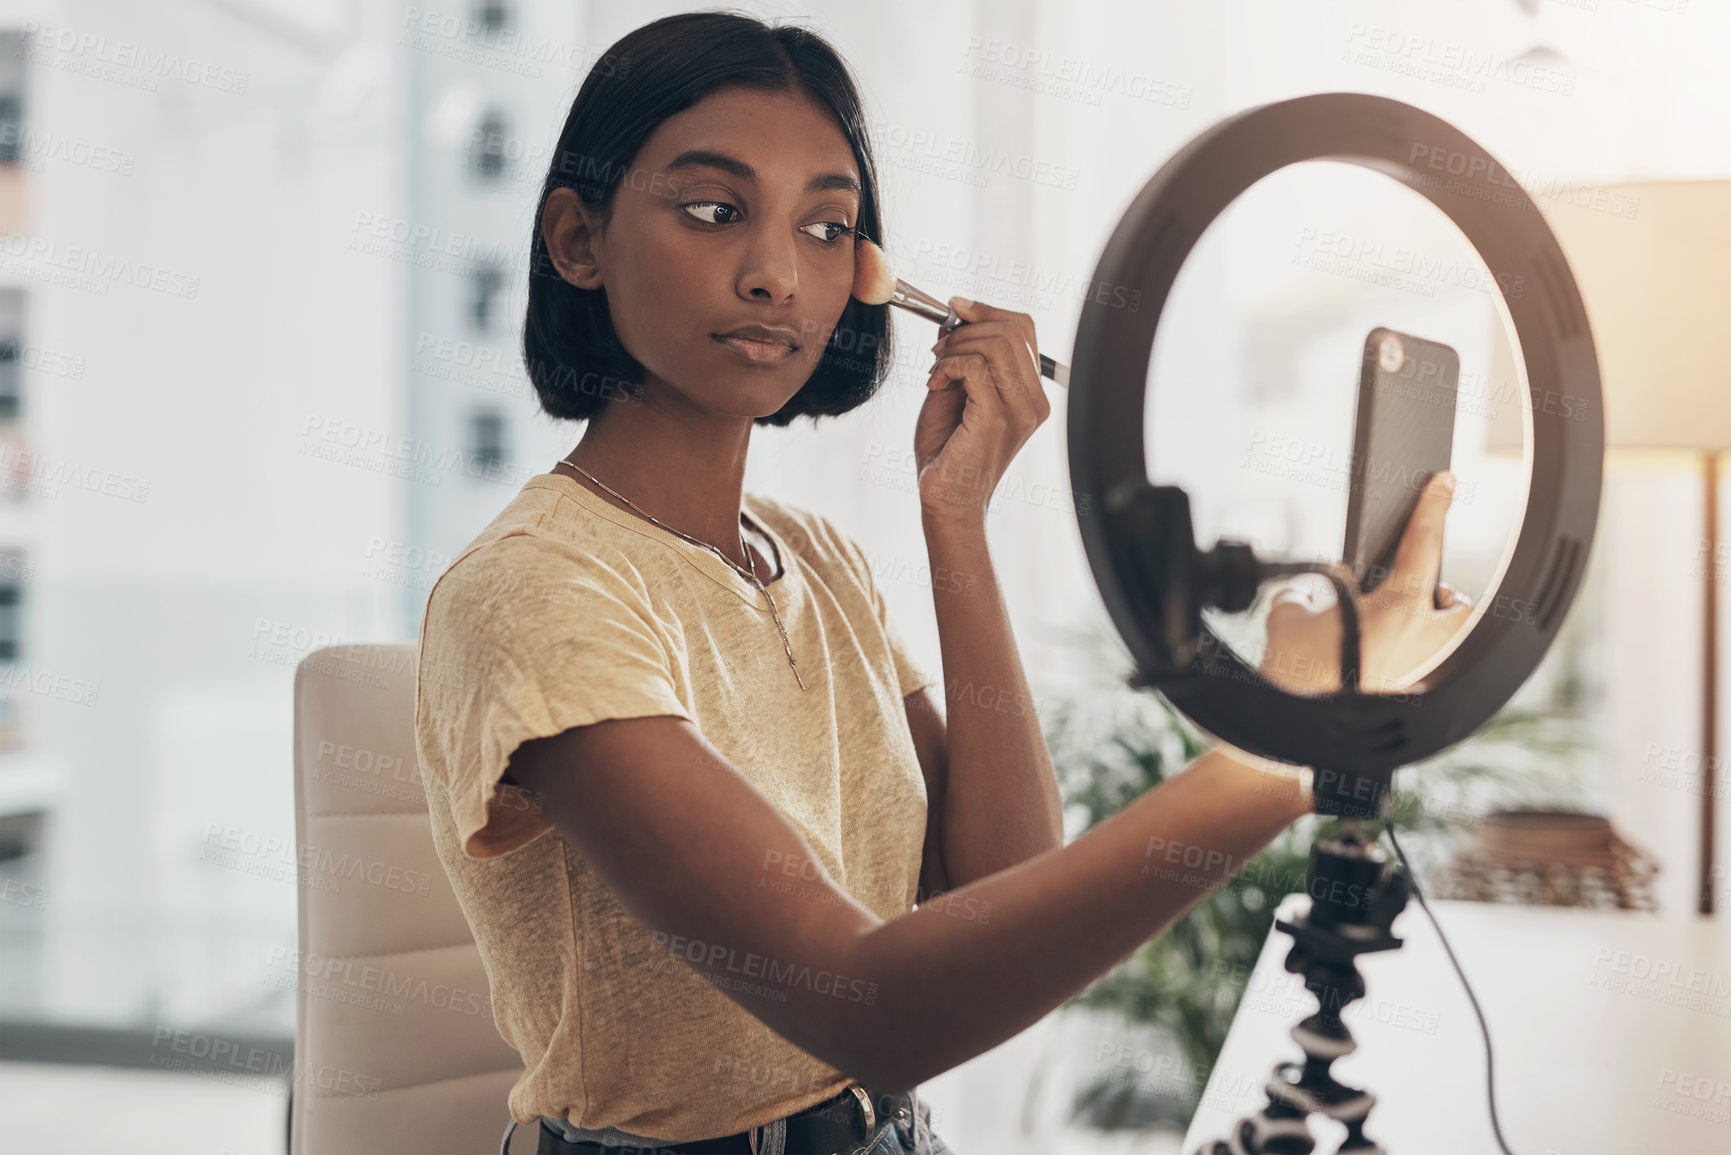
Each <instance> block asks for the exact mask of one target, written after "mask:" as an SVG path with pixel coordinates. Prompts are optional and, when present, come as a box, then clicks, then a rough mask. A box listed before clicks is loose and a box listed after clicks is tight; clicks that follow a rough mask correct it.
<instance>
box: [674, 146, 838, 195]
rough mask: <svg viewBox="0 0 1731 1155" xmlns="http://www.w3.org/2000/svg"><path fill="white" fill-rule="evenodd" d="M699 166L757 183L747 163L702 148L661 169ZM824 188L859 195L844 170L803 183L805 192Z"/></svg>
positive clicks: (825, 174) (689, 152) (678, 158)
mask: <svg viewBox="0 0 1731 1155" xmlns="http://www.w3.org/2000/svg"><path fill="white" fill-rule="evenodd" d="M700 166H702V167H708V168H718V169H720V170H721V171H722V172H729V173H732V174H733V175H734V176H736V177H738V178H739V179H740V180H748V181H750V182H751V183H752V184H756V183H757V170H756V169H754V168H752V167H751V166H750V165H749V164H746V163H745V162H744V161H742V160H738V159H736V158H734V157H731V156H728V155H727V154H726V153H722V152H711V151H709V150H708V149H703V148H688V149H686V150H685V151H684V152H682V153H680V154H679V155H678V156H676V157H674V158H673V159H672V160H671V161H668V162H667V167H666V168H664V169H662V170H661V171H663V172H672V171H673V170H674V169H676V168H697V167H700ZM825 189H845V190H846V191H848V192H851V193H853V194H854V195H855V196H858V195H860V186H859V181H857V180H855V179H854V178H853V177H851V176H849V175H848V174H847V173H845V172H826V173H819V174H818V175H817V176H814V177H812V178H811V179H810V180H809V181H807V182H806V185H805V191H806V192H822V191H824V190H825Z"/></svg>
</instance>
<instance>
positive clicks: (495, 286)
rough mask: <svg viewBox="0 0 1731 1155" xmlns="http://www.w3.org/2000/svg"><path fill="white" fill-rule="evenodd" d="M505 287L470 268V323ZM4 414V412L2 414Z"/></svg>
mask: <svg viewBox="0 0 1731 1155" xmlns="http://www.w3.org/2000/svg"><path fill="white" fill-rule="evenodd" d="M504 287H505V272H504V270H503V269H501V268H499V266H498V265H493V264H483V265H476V266H475V267H474V268H473V269H470V270H469V323H470V324H471V325H473V326H474V327H475V328H477V329H479V330H481V331H483V332H485V331H486V330H488V329H491V328H492V327H493V320H494V314H493V311H494V309H496V308H497V307H498V304H499V293H500V290H502V289H503V288H504ZM0 415H3V414H0Z"/></svg>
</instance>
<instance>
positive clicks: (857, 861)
mask: <svg viewBox="0 0 1731 1155" xmlns="http://www.w3.org/2000/svg"><path fill="white" fill-rule="evenodd" d="M743 505H744V508H745V512H746V513H747V514H749V515H751V517H752V519H753V521H754V522H755V523H756V524H758V525H760V526H763V527H765V528H766V529H767V530H768V532H769V534H770V536H771V538H772V540H773V541H774V544H775V547H776V552H777V553H778V554H779V555H780V558H781V564H782V569H783V572H782V574H781V575H780V576H779V577H777V578H776V580H775V581H773V582H771V583H769V587H768V588H769V592H770V594H771V595H773V596H774V598H775V604H776V608H777V609H778V610H779V611H780V613H781V619H782V623H783V624H784V625H785V627H786V629H787V633H788V637H789V640H790V642H791V644H792V647H793V653H794V658H795V660H796V661H797V662H798V663H799V672H800V675H801V676H802V677H803V678H804V679H805V683H806V689H805V690H803V691H802V690H801V689H800V688H799V684H798V682H797V681H796V679H795V677H794V671H793V670H792V669H790V668H789V666H788V661H787V654H786V651H785V650H784V649H783V648H782V643H781V635H780V633H779V632H778V631H777V629H776V627H775V622H774V619H773V618H772V617H771V616H770V612H769V604H768V602H767V601H766V600H765V598H764V595H763V593H762V592H760V591H759V590H758V589H757V588H756V587H755V586H753V585H752V584H751V583H750V582H748V581H747V580H746V579H745V578H743V577H741V576H740V575H739V574H738V573H737V572H735V571H734V570H733V568H732V567H731V566H729V565H728V564H727V563H726V562H725V561H723V560H722V559H721V558H719V557H717V556H716V555H714V554H713V553H710V552H709V551H708V550H705V549H703V548H702V547H700V546H696V545H693V544H691V543H690V542H687V541H685V540H684V539H682V538H680V537H678V536H677V535H675V534H673V533H671V532H669V531H667V530H665V529H663V528H661V527H659V526H656V525H652V524H651V523H649V522H647V521H645V520H643V519H641V518H639V517H637V516H636V515H634V514H631V513H628V512H626V511H625V510H622V509H619V508H617V507H616V506H613V505H610V504H608V503H607V502H606V501H603V500H602V499H601V498H600V497H598V496H597V495H595V494H594V493H592V492H591V491H590V490H588V489H587V488H586V487H584V486H583V485H582V484H580V483H578V482H577V481H574V480H572V479H571V478H568V477H566V476H564V475H563V474H558V473H546V474H540V475H537V476H535V477H532V478H530V479H529V481H528V482H527V483H526V484H525V485H524V486H523V488H522V490H521V491H520V492H519V493H518V494H517V495H516V496H515V497H513V498H512V499H511V501H510V503H509V504H507V505H506V507H505V508H504V509H503V510H502V511H501V512H500V513H499V514H498V516H497V517H495V518H494V519H493V520H492V521H491V522H490V523H489V524H488V525H487V527H486V528H485V529H483V530H482V531H481V532H480V534H479V535H478V536H477V537H476V538H475V539H474V540H473V541H472V542H471V543H470V544H469V545H468V546H466V547H465V548H464V550H463V551H462V552H461V553H460V554H458V556H457V557H456V559H455V560H453V561H452V563H451V564H450V566H448V567H447V568H446V569H445V571H444V572H443V573H442V574H441V575H440V577H439V580H438V581H437V582H435V583H434V586H433V589H432V590H431V592H430V593H429V596H428V600H427V607H426V612H425V615H424V617H423V619H422V622H421V637H420V655H419V664H418V668H417V675H416V687H415V689H416V693H415V742H416V749H417V752H418V754H419V757H420V763H421V771H422V774H421V776H422V779H423V781H424V782H425V783H426V786H427V802H428V808H429V809H430V811H431V813H432V825H433V837H434V841H435V843H436V845H437V848H438V853H439V857H440V859H441V860H442V862H443V863H444V867H445V870H446V872H447V873H448V874H449V875H450V878H451V883H452V885H453V886H454V888H455V889H456V893H457V898H458V900H459V902H460V903H461V904H462V907H463V912H464V914H465V915H466V916H467V918H468V920H469V925H470V926H471V927H472V928H473V930H474V933H475V939H476V942H477V943H478V944H479V945H480V950H481V957H482V959H483V960H484V962H485V964H486V968H487V976H488V979H489V981H490V984H491V987H492V998H493V1017H494V1021H495V1023H496V1024H497V1025H498V1028H499V1032H500V1034H501V1035H502V1036H503V1037H504V1039H505V1041H506V1042H508V1043H509V1044H510V1045H511V1046H512V1047H514V1048H516V1049H517V1050H518V1051H519V1052H520V1053H521V1054H522V1056H523V1062H524V1068H525V1069H524V1072H523V1075H522V1076H521V1078H519V1079H518V1080H517V1083H516V1085H515V1086H514V1087H513V1088H512V1090H511V1095H510V1110H511V1114H512V1115H513V1116H514V1117H515V1118H516V1119H517V1120H518V1121H519V1122H522V1123H530V1122H533V1121H534V1120H535V1119H536V1117H537V1116H540V1115H552V1116H558V1117H564V1118H566V1119H568V1120H570V1121H571V1122H572V1123H573V1124H575V1125H577V1126H579V1127H587V1128H603V1127H618V1128H621V1129H623V1130H625V1131H628V1132H631V1133H632V1134H634V1135H640V1136H644V1137H647V1138H653V1139H663V1140H671V1141H678V1140H691V1139H702V1138H709V1137H712V1136H719V1135H728V1134H732V1133H734V1132H737V1131H742V1130H745V1129H747V1128H749V1127H754V1126H757V1125H758V1124H761V1123H766V1122H768V1121H770V1120H772V1119H776V1118H779V1117H781V1116H783V1115H787V1114H791V1113H792V1112H794V1111H798V1110H801V1109H803V1108H805V1107H808V1106H811V1105H812V1104H814V1103H819V1102H822V1101H823V1100H825V1099H827V1098H829V1097H830V1096H832V1095H834V1094H836V1093H838V1092H839V1091H840V1090H842V1088H843V1087H845V1086H846V1084H847V1078H846V1077H845V1076H843V1075H842V1074H841V1073H840V1072H839V1071H837V1070H836V1068H834V1067H832V1066H830V1065H829V1064H827V1063H824V1062H821V1061H819V1060H818V1059H816V1058H814V1057H813V1056H811V1055H810V1054H808V1053H807V1052H806V1051H804V1050H802V1049H800V1048H799V1047H796V1046H795V1045H794V1044H792V1043H790V1042H788V1041H787V1040H786V1039H784V1038H782V1037H781V1036H780V1035H778V1034H776V1032H775V1031H774V1030H772V1029H771V1028H770V1027H769V1026H767V1025H765V1024H764V1023H763V1022H762V1021H761V1020H759V1019H757V1018H756V1017H754V1016H753V1015H752V1014H750V1013H749V1012H748V1011H746V1010H745V1009H743V1008H742V1007H740V1006H739V1005H738V1004H737V1003H735V1002H733V1000H731V999H730V998H728V997H727V996H726V995H725V994H723V993H722V992H721V991H720V990H717V989H716V988H714V987H712V986H710V985H709V984H708V983H707V982H705V981H704V980H703V979H702V978H700V977H699V976H698V975H697V973H696V972H695V971H693V970H692V969H691V968H690V967H689V966H688V965H687V964H686V963H685V962H684V961H683V958H682V957H679V956H675V955H673V954H672V953H671V952H670V951H669V950H668V947H667V945H665V942H666V940H663V943H664V945H662V946H659V947H658V946H656V945H655V944H654V942H653V941H652V939H651V935H650V932H649V930H648V929H647V928H645V927H644V926H643V925H642V924H641V923H639V922H638V921H637V920H636V918H635V917H634V916H633V915H631V914H630V912H629V911H627V910H626V909H625V907H624V906H623V905H622V904H621V903H620V902H619V901H618V899H617V898H616V897H615V896H614V895H613V893H612V891H610V890H609V889H608V888H607V887H606V885H605V884H604V883H602V881H601V880H600V879H599V878H598V877H596V875H595V874H594V873H593V872H592V871H591V870H590V869H589V867H588V866H587V865H586V864H585V863H584V861H583V859H582V858H581V856H579V855H578V854H577V852H576V851H575V850H574V849H573V848H572V846H571V845H570V844H569V843H568V842H566V840H565V839H564V838H563V837H561V836H560V835H559V833H558V832H557V831H556V830H555V829H554V828H553V827H552V825H551V824H550V823H549V821H548V820H547V819H546V817H545V816H543V815H542V814H540V813H539V812H538V811H537V808H536V806H535V804H534V803H533V802H532V800H531V796H530V795H528V794H527V793H526V792H522V791H516V792H513V791H510V790H505V791H502V792H501V794H500V797H498V798H494V797H493V794H494V786H495V784H496V783H497V782H498V780H499V777H500V775H501V774H502V773H503V772H504V770H505V767H506V763H507V761H508V759H509V757H510V755H511V752H512V751H513V750H514V749H515V748H516V747H517V745H518V744H519V743H521V742H524V741H526V740H528V739H530V738H539V737H545V736H548V735H552V734H557V733H559V732H561V731H563V730H566V729H569V728H571V727H574V726H583V725H587V724H589V723H591V722H598V721H601V720H603V719H606V718H633V717H640V716H647V715H660V714H671V715H676V716H679V717H683V718H687V719H690V720H691V721H692V722H693V723H694V724H695V725H696V726H697V728H698V729H699V730H701V731H702V732H703V735H704V737H705V738H706V739H707V740H708V741H709V742H710V743H712V744H713V745H714V746H715V747H716V748H717V749H718V750H719V751H720V752H721V753H722V754H723V755H725V756H726V757H727V759H728V760H729V761H730V762H731V763H732V764H733V765H734V766H735V767H737V768H738V769H739V771H740V772H741V773H742V774H743V775H744V776H745V777H746V778H747V779H749V780H750V781H751V783H752V784H753V785H754V786H756V787H757V789H758V790H759V791H761V792H762V793H763V795H764V796H765V797H766V798H767V799H768V800H769V801H770V802H771V803H772V804H773V805H774V806H775V807H776V808H777V809H778V810H779V811H780V812H781V813H782V814H783V815H784V816H786V818H787V819H788V821H790V822H791V823H792V824H793V825H794V827H795V828H797V829H798V830H799V832H800V833H801V834H802V835H803V836H804V837H805V838H806V840H807V841H808V842H810V843H811V845H812V847H813V849H814V850H815V851H816V852H817V855H818V857H819V858H820V859H821V860H822V862H823V864H824V866H825V868H826V869H827V870H828V871H829V873H830V875H831V877H833V878H834V879H835V880H836V881H837V883H838V884H839V885H841V886H842V887H844V888H846V890H847V891H848V892H849V893H850V894H852V895H853V896H854V897H855V898H857V899H858V900H859V901H860V902H861V903H862V904H863V905H865V906H866V907H868V908H869V909H870V910H872V911H873V912H874V913H876V914H877V915H878V916H879V917H880V918H883V919H885V920H889V919H893V918H896V917H898V916H900V915H902V914H905V913H907V912H908V911H909V910H910V909H912V906H913V900H914V896H915V888H916V886H917V884H918V881H919V872H920V862H921V847H922V844H923V841H924V838H925V824H926V789H925V781H924V778H923V777H922V775H921V771H920V765H919V760H918V758H917V756H916V754H915V751H914V745H913V738H912V735H911V734H910V732H909V730H908V725H907V718H906V714H905V712H904V706H903V703H902V698H903V697H904V696H905V695H907V694H910V693H913V692H914V691H915V690H917V689H919V688H920V687H922V686H926V685H930V684H932V682H933V681H934V679H933V678H931V677H929V676H927V675H926V674H925V673H924V671H923V670H922V669H921V668H920V667H919V666H917V665H916V664H915V662H914V660H913V658H912V656H911V655H910V653H909V651H908V650H907V648H906V646H905V644H904V642H903V640H902V638H901V637H900V635H899V634H898V633H897V631H896V629H895V627H894V625H893V624H892V623H891V621H890V619H889V616H888V614H887V612H886V610H885V603H884V600H883V598H882V596H881V594H880V593H879V591H878V590H877V588H876V586H875V584H874V582H873V580H872V574H871V567H870V565H869V563H868V562H867V560H866V557H865V554H864V553H863V551H862V550H861V549H860V547H859V545H858V544H857V543H856V542H854V541H853V540H852V539H851V538H849V537H847V536H846V535H845V534H843V533H841V532H840V531H838V530H837V529H836V527H835V526H834V525H833V524H831V523H830V521H829V520H828V519H827V518H825V517H823V516H822V515H819V514H816V513H812V512H809V511H806V510H803V509H800V508H798V507H796V506H792V505H788V504H784V503H782V502H778V501H774V500H771V499H769V498H766V497H762V496H758V495H755V494H752V493H746V494H745V495H744V496H743ZM760 576H766V575H762V574H760ZM490 800H491V801H490ZM643 853H644V854H645V855H646V856H647V855H653V854H654V853H655V848H654V847H651V846H645V847H644V848H643ZM739 981H747V982H748V981H751V980H749V979H745V978H742V979H741V980H739Z"/></svg>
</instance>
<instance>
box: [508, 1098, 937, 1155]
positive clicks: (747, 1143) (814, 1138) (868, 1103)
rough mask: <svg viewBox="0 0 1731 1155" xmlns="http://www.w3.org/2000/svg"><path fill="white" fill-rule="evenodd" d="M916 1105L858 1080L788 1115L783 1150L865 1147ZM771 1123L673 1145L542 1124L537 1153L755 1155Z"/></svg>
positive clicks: (805, 1153) (908, 1117)
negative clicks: (606, 1140)
mask: <svg viewBox="0 0 1731 1155" xmlns="http://www.w3.org/2000/svg"><path fill="white" fill-rule="evenodd" d="M914 1110H915V1105H914V1101H913V1097H912V1096H911V1095H909V1094H907V1093H906V1092H889V1093H881V1094H873V1093H872V1092H871V1091H869V1090H867V1089H866V1088H865V1087H864V1086H863V1085H862V1084H861V1083H859V1082H858V1081H857V1080H855V1081H853V1082H851V1083H849V1084H848V1085H847V1086H846V1087H844V1088H843V1089H842V1090H841V1092H840V1093H839V1094H837V1095H834V1096H832V1097H831V1098H829V1099H826V1100H824V1101H823V1102H822V1103H817V1104H814V1105H813V1106H810V1107H807V1108H806V1109H805V1110H803V1111H798V1112H796V1113H794V1114H792V1115H789V1116H787V1119H786V1125H787V1139H786V1143H785V1144H784V1146H783V1155H850V1153H851V1152H853V1151H854V1150H856V1149H857V1148H859V1147H862V1146H864V1145H865V1144H866V1143H867V1142H868V1141H869V1140H870V1139H871V1138H872V1136H874V1135H875V1134H877V1131H878V1129H879V1128H880V1127H881V1126H883V1124H885V1123H887V1122H894V1123H898V1124H901V1125H902V1126H903V1127H904V1128H907V1129H909V1130H910V1131H911V1129H912V1125H913V1113H914ZM768 1126H770V1124H764V1125H763V1126H760V1127H754V1128H752V1129H751V1130H750V1131H740V1132H737V1133H735V1134H732V1135H725V1136H722V1137H720V1138H716V1139H697V1140H693V1141H691V1142H688V1143H680V1144H677V1145H675V1146H672V1147H653V1148H650V1147H640V1148H618V1147H608V1146H603V1145H602V1144H600V1143H595V1142H590V1141H581V1142H572V1141H570V1140H568V1139H566V1138H565V1137H564V1136H562V1135H560V1134H558V1133H557V1132H555V1131H553V1130H552V1129H550V1128H549V1127H547V1126H545V1125H543V1126H542V1127H541V1135H540V1147H539V1148H538V1155H598V1153H603V1152H606V1153H611V1155H626V1152H627V1151H629V1152H630V1155H638V1153H639V1152H641V1153H642V1155H759V1153H760V1152H762V1151H764V1150H765V1147H764V1144H763V1139H762V1136H763V1132H764V1130H765V1128H767V1127H768Z"/></svg>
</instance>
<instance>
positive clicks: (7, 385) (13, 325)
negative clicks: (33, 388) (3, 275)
mask: <svg viewBox="0 0 1731 1155" xmlns="http://www.w3.org/2000/svg"><path fill="white" fill-rule="evenodd" d="M23 344H24V291H23V290H22V289H0V421H12V420H16V419H17V417H18V413H19V410H20V409H21V408H22V407H23V403H24V398H23V394H24V382H23V366H22V364H21V363H20V361H19V356H20V350H21V348H22V346H23Z"/></svg>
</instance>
